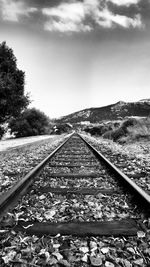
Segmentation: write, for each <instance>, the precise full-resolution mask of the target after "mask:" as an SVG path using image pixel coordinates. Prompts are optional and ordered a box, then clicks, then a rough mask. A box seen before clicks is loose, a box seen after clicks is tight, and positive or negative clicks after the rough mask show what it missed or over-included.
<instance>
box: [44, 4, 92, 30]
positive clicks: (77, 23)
mask: <svg viewBox="0 0 150 267" xmlns="http://www.w3.org/2000/svg"><path fill="white" fill-rule="evenodd" d="M42 12H43V14H44V15H47V16H48V17H50V20H49V21H48V22H46V24H45V29H46V30H49V31H60V32H67V31H68V32H71V31H73V32H79V31H90V30H91V27H90V26H89V25H84V23H83V21H84V19H85V9H84V5H83V3H79V2H78V3H77V2H74V3H63V4H60V5H59V6H58V7H56V8H43V10H42Z"/></svg>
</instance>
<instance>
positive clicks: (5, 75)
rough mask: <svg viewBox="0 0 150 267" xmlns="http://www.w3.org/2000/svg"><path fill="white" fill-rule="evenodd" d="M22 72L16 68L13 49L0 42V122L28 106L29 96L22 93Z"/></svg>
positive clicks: (5, 120) (15, 115)
mask: <svg viewBox="0 0 150 267" xmlns="http://www.w3.org/2000/svg"><path fill="white" fill-rule="evenodd" d="M24 76H25V74H24V72H23V71H22V70H19V69H18V68H17V60H16V57H15V56H14V53H13V50H12V49H11V48H9V47H8V46H7V45H6V42H3V43H1V44H0V124H1V123H4V122H7V121H8V119H10V118H11V117H17V116H19V114H20V113H21V112H22V111H23V110H24V109H25V108H26V107H27V106H28V104H29V97H28V95H25V94H24V83H25V82H24Z"/></svg>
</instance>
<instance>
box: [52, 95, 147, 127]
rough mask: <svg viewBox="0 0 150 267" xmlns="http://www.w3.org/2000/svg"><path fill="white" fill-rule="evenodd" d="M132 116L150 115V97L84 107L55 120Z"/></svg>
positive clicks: (115, 118)
mask: <svg viewBox="0 0 150 267" xmlns="http://www.w3.org/2000/svg"><path fill="white" fill-rule="evenodd" d="M131 116H139V117H145V116H150V99H142V100H140V101H138V102H130V103H129V102H128V103H127V102H123V101H119V102H117V103H115V104H112V105H108V106H104V107H99V108H88V109H83V110H81V111H77V112H74V113H71V114H69V115H67V116H63V117H61V118H59V119H56V120H55V122H60V123H80V122H90V123H98V122H101V121H103V120H117V119H121V118H125V117H131Z"/></svg>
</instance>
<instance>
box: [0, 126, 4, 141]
mask: <svg viewBox="0 0 150 267" xmlns="http://www.w3.org/2000/svg"><path fill="white" fill-rule="evenodd" d="M4 133H5V130H4V128H3V127H2V126H0V139H1V138H2V137H3V134H4Z"/></svg>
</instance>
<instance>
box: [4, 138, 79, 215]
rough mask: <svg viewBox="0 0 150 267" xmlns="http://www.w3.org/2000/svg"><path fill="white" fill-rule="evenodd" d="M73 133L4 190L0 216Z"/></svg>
mask: <svg viewBox="0 0 150 267" xmlns="http://www.w3.org/2000/svg"><path fill="white" fill-rule="evenodd" d="M73 134H74V133H72V134H70V135H69V137H68V138H67V139H66V140H65V141H64V142H63V143H62V144H60V145H59V146H58V147H57V148H56V149H55V150H54V151H52V153H50V154H49V155H48V156H47V157H46V158H45V159H44V160H42V161H41V162H40V163H39V164H38V165H37V166H36V167H34V168H33V169H32V170H31V171H30V172H29V173H27V174H26V175H25V176H24V177H23V179H21V180H19V181H18V182H17V183H16V184H15V185H14V186H12V187H11V188H10V189H9V190H8V191H7V192H4V193H3V194H2V195H1V196H0V217H1V216H3V215H4V213H5V212H6V211H7V210H8V209H9V208H10V206H12V204H13V203H14V202H15V201H16V200H17V199H18V197H19V196H20V195H21V194H22V193H23V194H24V192H25V191H26V190H27V188H28V187H29V186H30V185H31V183H32V182H33V179H34V178H35V177H36V176H37V175H39V174H40V172H41V171H42V169H43V168H44V167H45V165H46V164H47V162H48V161H49V160H50V159H51V158H52V157H53V156H54V155H55V153H56V152H57V151H58V150H60V149H61V148H62V147H63V146H64V145H65V144H66V142H67V141H68V140H69V139H70V138H71V137H72V135H73Z"/></svg>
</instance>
